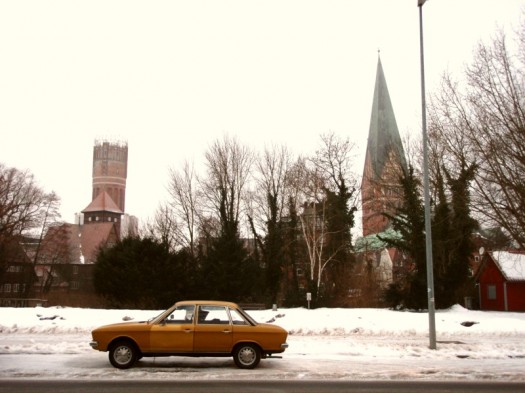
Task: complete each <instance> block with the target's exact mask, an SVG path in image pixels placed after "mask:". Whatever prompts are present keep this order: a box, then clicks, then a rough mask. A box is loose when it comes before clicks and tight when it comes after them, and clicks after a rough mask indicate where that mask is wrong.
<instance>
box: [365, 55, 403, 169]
mask: <svg viewBox="0 0 525 393" xmlns="http://www.w3.org/2000/svg"><path fill="white" fill-rule="evenodd" d="M391 152H394V153H395V154H396V155H397V157H398V159H399V163H400V165H401V167H402V168H403V169H404V170H405V171H406V170H407V164H406V159H405V152H404V150H403V144H402V143H401V137H400V136H399V131H398V129H397V123H396V117H395V115H394V109H393V108H392V102H391V101H390V95H389V94H388V87H387V85H386V79H385V74H384V72H383V66H382V65H381V58H379V57H378V60H377V73H376V85H375V89H374V101H373V104H372V115H371V117H370V130H369V131H368V145H367V160H370V161H371V162H370V164H371V167H372V170H373V174H374V176H381V174H382V172H383V169H384V166H385V163H386V161H387V160H388V157H389V154H391Z"/></svg>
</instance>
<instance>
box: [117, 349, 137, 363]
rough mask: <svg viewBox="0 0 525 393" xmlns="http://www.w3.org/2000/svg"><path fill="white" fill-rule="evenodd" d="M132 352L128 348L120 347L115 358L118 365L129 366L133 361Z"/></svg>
mask: <svg viewBox="0 0 525 393" xmlns="http://www.w3.org/2000/svg"><path fill="white" fill-rule="evenodd" d="M131 356H132V353H131V350H130V349H129V348H128V347H118V348H117V349H116V350H115V354H114V355H113V358H114V359H115V361H116V362H117V363H118V364H127V363H129V361H130V360H131Z"/></svg>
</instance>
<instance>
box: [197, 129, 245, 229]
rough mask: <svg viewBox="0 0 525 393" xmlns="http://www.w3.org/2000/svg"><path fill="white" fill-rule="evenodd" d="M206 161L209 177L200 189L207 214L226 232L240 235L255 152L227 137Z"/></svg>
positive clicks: (209, 154)
mask: <svg viewBox="0 0 525 393" xmlns="http://www.w3.org/2000/svg"><path fill="white" fill-rule="evenodd" d="M205 159H206V165H207V169H208V174H207V176H206V177H205V178H204V179H203V180H202V181H201V182H200V186H201V190H202V197H203V198H204V199H205V201H206V202H207V203H206V207H207V212H208V213H209V214H211V215H212V216H215V217H217V218H219V221H220V223H221V230H222V231H224V232H228V233H237V232H238V230H239V221H240V215H241V210H242V201H243V193H244V192H245V191H246V186H247V183H248V181H249V175H250V168H251V166H252V163H253V159H254V158H253V153H252V151H251V150H250V149H249V148H248V147H246V146H243V145H241V144H240V143H239V141H238V140H237V139H235V138H230V137H228V136H224V138H223V139H222V141H219V140H217V141H215V142H214V143H213V144H212V145H211V146H210V148H209V149H208V151H206V153H205Z"/></svg>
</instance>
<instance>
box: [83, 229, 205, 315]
mask: <svg viewBox="0 0 525 393" xmlns="http://www.w3.org/2000/svg"><path fill="white" fill-rule="evenodd" d="M193 266H194V265H193V263H191V259H190V258H189V255H188V253H187V252H186V251H185V250H183V251H179V252H177V253H170V251H169V250H168V248H167V247H166V246H165V245H164V244H162V243H159V242H157V241H156V240H154V239H151V238H144V239H141V238H138V237H126V238H124V239H122V241H120V242H118V243H117V244H116V245H114V246H113V247H110V248H102V249H101V250H100V251H99V254H98V257H97V262H96V264H95V267H94V272H93V280H94V286H95V290H96V291H97V293H98V294H99V295H101V296H103V297H104V298H105V299H106V300H107V301H108V303H109V305H110V306H112V307H120V308H144V309H158V308H165V307H168V306H170V305H171V304H173V303H175V302H176V301H177V300H182V299H186V298H188V297H192V295H193V294H194V292H193V288H195V283H194V281H193V279H194V277H195V272H194V267H193Z"/></svg>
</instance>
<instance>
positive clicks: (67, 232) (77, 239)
mask: <svg viewBox="0 0 525 393" xmlns="http://www.w3.org/2000/svg"><path fill="white" fill-rule="evenodd" d="M60 231H62V233H63V236H62V235H60V234H58V233H59V232H60ZM57 234H58V235H57ZM116 238H117V235H116V230H115V224H114V223H111V222H100V223H90V224H88V225H76V224H61V225H60V226H55V227H51V228H50V229H49V230H48V233H47V234H46V237H45V238H44V242H45V243H48V244H49V243H51V242H53V243H57V242H58V243H61V242H62V243H64V244H65V243H67V245H68V249H69V251H70V252H71V254H70V255H71V261H69V262H70V263H93V262H95V259H96V256H97V253H98V249H99V247H100V246H101V245H105V244H106V243H107V242H108V241H112V240H114V239H116ZM55 248H56V246H55Z"/></svg>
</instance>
